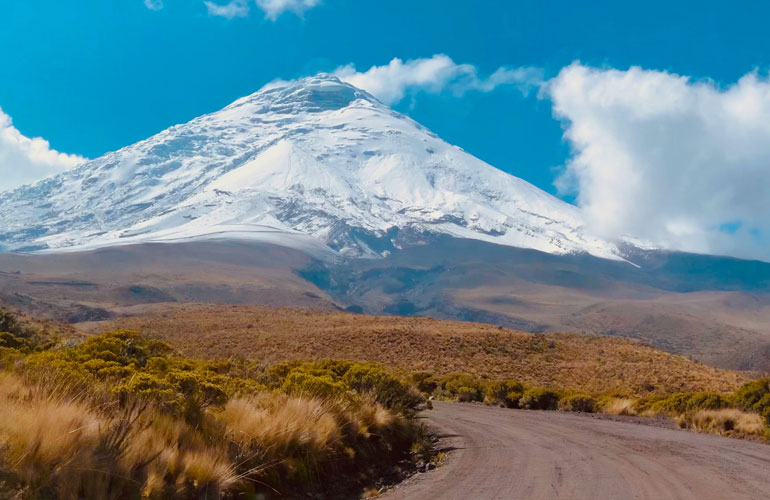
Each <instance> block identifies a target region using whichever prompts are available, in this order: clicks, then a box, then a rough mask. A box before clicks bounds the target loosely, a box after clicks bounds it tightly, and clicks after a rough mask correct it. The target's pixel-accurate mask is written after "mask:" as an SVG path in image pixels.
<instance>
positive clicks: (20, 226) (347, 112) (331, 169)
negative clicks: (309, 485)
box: [0, 75, 620, 259]
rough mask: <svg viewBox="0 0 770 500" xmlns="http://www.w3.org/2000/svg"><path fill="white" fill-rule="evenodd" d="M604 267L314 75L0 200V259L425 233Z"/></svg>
mask: <svg viewBox="0 0 770 500" xmlns="http://www.w3.org/2000/svg"><path fill="white" fill-rule="evenodd" d="M437 234H443V235H451V236H455V237H462V238H471V239H479V240H483V241H489V242H495V243H498V244H503V245H513V246H517V247H524V248H535V249H538V250H541V251H544V252H550V253H555V254H565V253H574V252H587V253H590V254H593V255H596V256H600V257H604V258H611V259H619V258H620V257H619V251H618V249H617V248H616V246H615V245H614V244H613V243H611V242H607V241H603V240H601V239H599V238H596V237H594V236H592V235H591V234H589V233H588V232H586V229H585V228H584V222H583V218H582V215H581V213H580V211H579V210H578V209H577V208H576V207H574V206H572V205H569V204H567V203H564V202H563V201H561V200H558V199H557V198H555V197H553V196H551V195H549V194H547V193H545V192H543V191H541V190H539V189H537V188H536V187H534V186H532V185H531V184H529V183H527V182H525V181H523V180H521V179H518V178H516V177H513V176H511V175H508V174H506V173H504V172H502V171H500V170H498V169H496V168H494V167H492V166H490V165H488V164H486V163H484V162H483V161H481V160H479V159H477V158H475V157H473V156H471V155H469V154H467V153H465V152H464V151H462V150H461V149H460V148H457V147H455V146H451V145H449V144H447V143H446V142H444V141H442V140H441V139H440V138H439V137H437V136H436V135H435V134H433V133H431V132H430V131H428V130H426V129H425V128H424V127H422V126H420V125H419V124H417V123H415V122H414V121H412V120H411V119H409V118H408V117H406V116H404V115H401V114H399V113H397V112H395V111H393V110H391V109H390V108H388V107H387V106H385V105H384V104H382V103H380V102H379V101H377V100H376V99H375V98H374V97H372V96H371V95H369V94H367V93H366V92H364V91H362V90H360V89H357V88H355V87H353V86H351V85H349V84H346V83H342V82H340V81H339V80H338V79H336V78H335V77H333V76H329V75H319V76H317V77H313V78H306V79H303V80H300V81H298V82H295V83H289V84H286V85H284V86H281V87H277V88H270V89H267V90H263V91H260V92H257V93H255V94H253V95H250V96H247V97H244V98H243V99H239V100H238V101H236V102H234V103H233V104H231V105H230V106H227V107H226V108H224V109H222V110H220V111H217V112H215V113H212V114H209V115H205V116H201V117H199V118H196V119H194V120H192V121H190V122H189V123H185V124H182V125H177V126H174V127H171V128H169V129H167V130H165V131H163V132H161V133H159V134H157V135H155V136H153V137H151V138H149V139H146V140H144V141H141V142H139V143H136V144H134V145H131V146H128V147H125V148H123V149H121V150H119V151H116V152H113V153H109V154H107V155H105V156H103V157H101V158H98V159H95V160H92V161H89V162H86V163H85V164H83V165H82V166H80V167H78V168H76V169H74V170H70V171H67V172H64V173H62V174H60V175H57V176H55V177H51V178H49V179H45V180H43V181H40V182H38V183H37V184H34V185H32V186H25V187H22V188H19V189H16V190H14V191H11V192H6V193H0V249H5V250H6V251H8V250H14V251H18V250H27V251H32V250H48V251H62V250H67V249H81V250H82V249H89V248H99V247H104V246H113V245H125V244H135V243H141V242H179V241H190V240H200V239H210V238H226V237H227V238H240V239H252V240H258V241H262V242H269V243H277V244H281V245H284V246H287V247H292V248H298V249H301V250H303V251H305V252H308V253H311V254H313V255H315V256H316V257H319V258H327V259H328V258H333V256H335V255H338V254H340V253H341V254H344V255H357V256H368V257H380V256H382V255H386V254H387V253H388V252H392V251H395V250H397V249H399V248H403V247H408V246H411V245H414V244H418V243H422V242H425V241H430V239H431V237H432V236H433V235H437Z"/></svg>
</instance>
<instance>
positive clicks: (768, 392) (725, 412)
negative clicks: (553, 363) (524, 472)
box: [411, 372, 770, 442]
mask: <svg viewBox="0 0 770 500" xmlns="http://www.w3.org/2000/svg"><path fill="white" fill-rule="evenodd" d="M411 377H412V381H413V383H414V385H415V386H416V387H418V388H419V389H420V390H421V391H422V392H423V393H424V394H426V396H428V397H430V398H433V399H438V400H445V401H458V402H478V403H484V404H487V405H494V406H502V407H507V408H519V409H526V410H559V411H570V412H581V413H605V414H608V415H622V416H639V417H663V418H670V419H673V420H674V421H675V422H676V423H677V425H678V426H679V427H680V428H683V429H690V430H693V431H697V432H708V433H712V434H719V435H722V436H728V437H739V438H756V439H761V440H763V441H767V442H770V379H766V378H765V379H758V380H752V381H750V382H746V383H745V384H743V385H742V386H741V387H740V388H738V390H736V391H734V392H732V393H717V392H681V391H679V392H674V393H670V394H648V395H646V396H636V395H633V394H631V393H628V392H626V393H623V392H608V393H600V394H590V393H585V392H579V391H574V390H564V389H553V388H545V387H538V386H533V385H529V384H525V383H522V382H519V381H515V380H505V381H499V380H491V381H490V380H486V379H483V378H479V377H474V376H472V375H467V374H451V375H448V376H443V377H435V376H433V375H432V374H430V373H427V372H418V373H414V374H412V376H411Z"/></svg>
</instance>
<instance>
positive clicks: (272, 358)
mask: <svg viewBox="0 0 770 500" xmlns="http://www.w3.org/2000/svg"><path fill="white" fill-rule="evenodd" d="M115 328H128V329H134V330H138V331H141V332H143V333H146V334H148V335H150V336H153V337H157V338H161V339H163V340H166V341H168V342H169V343H171V344H172V345H173V346H174V347H176V348H177V349H179V350H180V351H182V352H183V353H184V354H186V355H189V356H195V357H208V358H227V357H230V356H244V357H247V358H250V359H255V360H258V361H260V362H262V363H263V364H265V365H272V364H274V363H277V362H280V361H291V360H318V359H345V360H355V361H377V362H381V363H384V364H386V365H389V366H392V367H397V368H400V369H405V370H410V371H420V370H424V371H430V372H433V373H434V374H436V375H439V376H441V375H446V374H449V373H453V372H462V373H468V374H473V375H477V376H481V377H487V378H489V379H498V380H502V379H516V380H520V381H522V382H527V383H530V384H533V385H538V386H543V387H558V388H562V389H574V390H578V391H585V392H590V393H602V392H611V391H618V390H621V391H630V393H632V394H646V393H649V392H657V393H669V392H675V391H715V392H730V391H733V390H735V389H736V388H737V387H738V386H739V385H740V384H741V383H742V382H744V381H745V378H744V376H743V375H741V374H739V373H737V372H733V371H729V370H719V369H716V368H711V367H708V366H704V365H701V364H697V363H694V362H692V361H690V360H688V359H687V358H685V357H682V356H677V355H672V354H668V353H665V352H663V351H660V350H657V349H654V348H652V347H648V346H645V345H642V344H639V343H637V342H634V341H629V340H623V339H617V338H605V337H587V336H583V335H574V334H546V335H536V334H529V333H524V332H520V331H515V330H507V329H501V328H498V327H495V326H491V325H485V324H478V323H465V322H455V321H439V320H433V319H428V318H404V317H379V316H365V315H353V314H346V313H338V312H325V311H316V310H307V309H289V308H270V307H261V306H218V305H210V304H207V305H162V306H157V307H156V308H155V309H154V310H152V312H151V314H147V315H144V316H137V317H125V318H122V319H119V320H117V321H115V322H113V323H109V324H105V325H103V329H104V330H105V331H106V330H111V329H115Z"/></svg>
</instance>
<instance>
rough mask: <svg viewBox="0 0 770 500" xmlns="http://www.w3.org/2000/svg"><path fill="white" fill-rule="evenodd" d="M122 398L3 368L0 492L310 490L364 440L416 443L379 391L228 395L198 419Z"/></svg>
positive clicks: (101, 494)
mask: <svg viewBox="0 0 770 500" xmlns="http://www.w3.org/2000/svg"><path fill="white" fill-rule="evenodd" d="M68 394H70V395H68ZM97 399H98V398H97ZM124 408H127V409H121V408H120V407H119V406H118V405H117V404H116V403H115V402H114V401H112V402H110V401H108V400H103V401H99V400H94V397H93V395H91V396H89V397H88V398H86V397H80V396H72V395H71V392H68V391H66V390H63V388H59V389H58V390H56V389H52V388H51V387H47V388H46V387H42V386H37V385H30V383H28V382H25V381H24V380H23V379H22V378H20V377H19V376H17V375H14V374H10V373H0V497H2V498H6V496H5V495H8V494H10V492H11V491H15V492H17V493H18V494H19V495H20V498H60V499H99V500H109V499H116V500H117V499H122V498H139V496H141V498H147V499H161V498H236V497H238V498H240V496H243V495H246V496H247V497H253V496H254V495H257V497H260V496H259V494H260V492H261V494H262V495H263V496H262V497H264V494H265V493H267V494H268V496H270V494H272V493H275V492H276V491H277V488H281V489H283V490H284V494H285V493H286V492H288V494H289V496H292V495H293V493H292V492H295V493H297V492H299V493H297V494H298V495H300V494H301V495H304V493H302V492H303V490H304V489H306V488H307V487H308V484H309V483H313V482H314V481H315V482H323V481H328V479H329V478H330V477H337V479H339V478H340V477H343V478H344V473H345V471H346V469H345V467H346V466H345V463H348V464H349V463H352V461H353V460H355V459H356V458H357V454H358V453H359V452H365V453H367V454H368V456H369V460H370V461H371V460H375V459H377V458H378V457H379V458H383V457H382V454H383V453H386V452H385V451H383V448H382V446H381V443H383V442H387V443H392V444H393V445H394V446H395V442H394V441H391V440H390V438H392V437H397V436H398V437H400V438H402V439H403V440H405V442H406V443H407V445H406V446H407V447H408V443H409V442H411V441H410V439H411V436H412V434H411V433H413V432H414V429H413V427H412V426H411V424H409V423H407V421H406V420H405V419H404V418H403V417H401V416H400V415H397V414H396V413H394V412H393V411H391V410H388V409H386V408H384V407H382V406H380V405H378V404H375V403H370V402H367V401H363V402H357V403H352V402H349V401H348V402H343V401H335V400H329V399H323V398H318V397H295V396H289V395H285V394H279V393H255V394H254V395H252V396H249V397H241V398H236V399H232V400H230V401H229V402H228V403H227V404H226V405H225V406H224V408H222V409H210V410H208V411H207V413H206V415H205V419H204V421H203V423H202V424H201V425H196V426H191V425H190V424H188V423H186V422H185V421H184V420H181V419H179V418H176V417H173V416H170V415H166V414H162V413H159V412H158V411H157V410H155V409H153V408H152V407H148V406H146V405H145V406H142V405H139V406H131V405H130V404H128V405H127V406H125V407H124ZM384 436H388V437H384ZM367 443H369V444H368V445H367ZM367 446H368V447H367ZM399 446H400V445H399ZM362 450H364V451H362ZM384 463H385V460H384V458H383V464H384ZM350 473H351V474H355V473H356V472H355V469H350ZM335 474H336V475H335ZM341 475H342V476H341ZM339 484H340V483H339V481H338V482H337V484H336V486H334V485H332V486H333V487H337V488H339ZM268 485H270V486H268ZM14 494H16V493H14ZM239 495H240V496H239ZM279 496H282V495H279ZM8 498H10V497H8ZM14 498H15V497H14Z"/></svg>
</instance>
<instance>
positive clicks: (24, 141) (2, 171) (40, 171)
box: [0, 109, 86, 190]
mask: <svg viewBox="0 0 770 500" xmlns="http://www.w3.org/2000/svg"><path fill="white" fill-rule="evenodd" d="M85 160H86V159H85V158H83V157H81V156H77V155H68V154H64V153H59V152H58V151H55V150H53V149H51V146H50V145H49V144H48V141H46V140H44V139H41V138H39V137H36V138H32V139H30V138H29V137H25V136H23V135H22V134H21V132H19V131H18V130H17V129H16V127H14V126H13V123H12V122H11V117H10V116H8V115H7V114H5V113H4V112H3V110H2V109H0V190H6V189H12V188H15V187H18V186H21V185H23V184H28V183H31V182H34V181H37V180H39V179H42V178H43V177H47V176H49V175H53V174H56V173H59V172H61V171H62V170H66V169H68V168H72V167H74V166H76V165H78V164H80V163H82V162H84V161H85Z"/></svg>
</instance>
